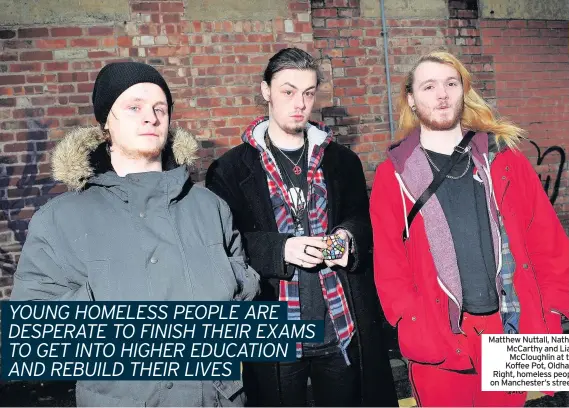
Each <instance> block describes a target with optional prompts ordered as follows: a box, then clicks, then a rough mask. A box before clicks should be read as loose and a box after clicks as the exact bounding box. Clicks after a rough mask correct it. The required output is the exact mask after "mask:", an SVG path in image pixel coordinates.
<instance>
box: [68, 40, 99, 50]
mask: <svg viewBox="0 0 569 408" xmlns="http://www.w3.org/2000/svg"><path fill="white" fill-rule="evenodd" d="M98 45H99V40H97V39H96V38H76V39H73V40H71V46H72V47H81V48H89V47H97V46H98Z"/></svg>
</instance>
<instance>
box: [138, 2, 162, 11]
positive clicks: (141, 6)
mask: <svg viewBox="0 0 569 408" xmlns="http://www.w3.org/2000/svg"><path fill="white" fill-rule="evenodd" d="M131 8H132V11H133V12H135V13H140V12H142V13H148V12H153V11H154V12H158V11H160V5H159V4H157V3H148V2H144V3H132V5H131Z"/></svg>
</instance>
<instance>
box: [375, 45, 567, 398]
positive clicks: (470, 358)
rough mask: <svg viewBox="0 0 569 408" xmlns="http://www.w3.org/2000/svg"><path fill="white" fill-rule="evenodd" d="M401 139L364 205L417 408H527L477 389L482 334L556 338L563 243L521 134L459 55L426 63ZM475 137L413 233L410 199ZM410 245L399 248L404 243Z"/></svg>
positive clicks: (414, 81) (411, 92) (563, 304)
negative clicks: (479, 88)
mask: <svg viewBox="0 0 569 408" xmlns="http://www.w3.org/2000/svg"><path fill="white" fill-rule="evenodd" d="M399 127H400V130H401V133H402V136H403V139H402V140H401V141H400V142H399V143H397V144H395V145H394V146H392V147H391V148H390V149H389V152H388V160H386V161H385V162H384V163H382V164H381V165H380V166H379V167H378V169H377V173H376V178H375V182H374V185H373V190H372V197H371V210H370V212H371V219H372V224H373V236H374V248H375V249H374V268H375V283H376V287H377V291H378V295H379V298H380V301H381V303H382V306H383V309H384V311H385V315H386V317H387V319H388V321H389V322H390V323H391V324H392V325H394V326H395V325H397V327H398V333H399V344H400V348H401V353H402V354H403V356H405V357H406V358H408V359H409V378H410V381H411V384H412V387H413V391H414V395H415V398H416V400H417V403H418V404H419V405H420V406H433V405H436V406H488V405H493V406H523V405H524V402H525V399H526V393H507V392H498V391H492V392H482V391H481V374H480V372H481V359H482V356H481V336H480V335H481V334H482V333H494V334H495V333H521V334H524V333H535V334H538V333H543V334H546V333H551V334H558V333H562V328H561V314H564V315H565V316H567V315H569V241H568V239H567V236H566V234H565V232H564V230H563V228H562V226H561V223H560V222H559V220H558V218H557V215H556V214H555V211H554V209H553V207H552V206H551V204H550V202H549V200H548V197H547V195H546V194H545V192H544V190H543V188H542V186H541V183H540V181H539V179H538V177H537V175H536V173H535V171H534V170H533V168H532V166H531V164H530V163H529V161H528V160H527V159H526V158H525V157H524V156H523V155H522V154H521V153H520V152H519V151H518V150H517V149H516V145H517V143H518V142H519V140H520V138H521V136H522V134H523V131H522V130H521V129H520V128H518V127H516V126H515V125H513V124H511V123H508V122H506V121H504V120H500V119H496V118H495V117H494V115H493V114H492V111H491V109H490V108H489V106H488V105H487V103H486V102H485V101H484V100H483V99H482V98H481V97H480V96H479V95H478V94H477V93H476V92H475V91H474V90H473V89H472V88H471V76H470V74H469V72H468V71H467V70H466V68H465V67H464V66H463V65H462V63H461V62H460V61H458V60H457V59H456V58H455V57H454V56H452V55H450V54H448V53H445V52H434V53H431V54H428V55H426V56H423V57H422V58H421V59H420V60H419V62H418V64H417V65H416V66H415V67H414V68H413V69H412V70H411V72H409V73H408V75H407V77H406V78H405V81H404V83H403V86H402V90H401V96H400V120H399ZM469 130H472V131H474V132H476V133H475V135H474V137H473V138H472V140H471V141H470V143H469V145H468V147H467V148H466V149H464V150H461V152H462V154H461V155H460V158H459V160H458V162H456V164H455V166H454V167H453V168H452V169H451V171H450V172H449V173H448V175H447V176H446V178H445V179H444V181H443V182H442V184H440V186H439V188H438V189H437V190H436V192H435V193H434V194H433V195H432V196H431V197H430V199H428V200H427V201H426V203H425V204H424V206H423V207H422V209H421V211H420V213H419V214H417V216H416V217H415V219H414V221H413V222H412V223H411V224H409V223H408V219H407V215H408V213H409V211H410V210H411V208H412V207H413V205H414V203H415V202H416V201H417V199H418V198H419V197H420V196H421V195H422V194H423V192H424V191H425V190H426V189H427V187H428V186H429V185H430V184H431V182H432V180H433V178H434V177H435V175H436V174H437V173H438V172H440V171H441V170H442V169H443V167H445V164H446V163H447V162H448V160H449V156H450V155H451V153H452V152H453V151H454V150H455V147H457V146H458V144H459V143H460V142H461V140H462V139H463V136H465V134H466V133H467V132H468V131H469ZM404 235H405V236H406V237H407V239H404V238H403V236H404Z"/></svg>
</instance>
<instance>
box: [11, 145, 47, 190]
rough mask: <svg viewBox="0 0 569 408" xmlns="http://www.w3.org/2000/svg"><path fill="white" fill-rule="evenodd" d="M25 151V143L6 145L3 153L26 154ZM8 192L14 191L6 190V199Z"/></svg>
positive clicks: (26, 148) (26, 146)
mask: <svg viewBox="0 0 569 408" xmlns="http://www.w3.org/2000/svg"><path fill="white" fill-rule="evenodd" d="M26 151H28V144H27V143H6V144H5V145H4V153H19V152H26ZM10 191H14V190H8V197H10ZM38 192H39V191H38ZM12 197H13V196H12Z"/></svg>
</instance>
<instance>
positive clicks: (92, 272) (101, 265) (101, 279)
mask: <svg viewBox="0 0 569 408" xmlns="http://www.w3.org/2000/svg"><path fill="white" fill-rule="evenodd" d="M85 264H86V267H87V285H86V286H87V287H86V288H87V290H88V294H89V297H90V298H91V299H90V300H95V301H98V300H113V298H112V297H111V288H112V287H114V286H116V285H111V282H110V280H109V279H110V278H109V274H110V266H109V261H108V260H106V259H101V260H95V261H86V263H85Z"/></svg>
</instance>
